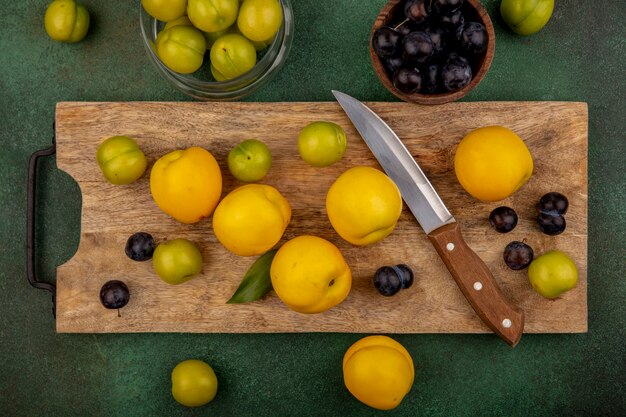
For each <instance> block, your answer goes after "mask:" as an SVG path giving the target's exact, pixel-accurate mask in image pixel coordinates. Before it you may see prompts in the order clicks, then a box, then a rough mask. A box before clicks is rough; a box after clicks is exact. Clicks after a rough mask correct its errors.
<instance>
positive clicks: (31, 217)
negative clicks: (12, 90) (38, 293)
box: [26, 125, 56, 317]
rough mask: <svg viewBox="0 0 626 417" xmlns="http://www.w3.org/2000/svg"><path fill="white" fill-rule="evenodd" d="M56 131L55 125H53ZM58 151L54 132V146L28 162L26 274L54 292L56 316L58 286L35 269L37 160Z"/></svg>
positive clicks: (34, 154)
mask: <svg viewBox="0 0 626 417" xmlns="http://www.w3.org/2000/svg"><path fill="white" fill-rule="evenodd" d="M52 131H53V132H54V125H53V126H52ZM55 153H56V140H55V136H54V134H53V136H52V146H50V147H49V148H46V149H41V150H39V151H36V152H34V153H33V154H32V155H31V156H30V160H29V162H28V206H27V212H26V276H27V277H28V282H29V283H30V285H32V286H33V287H35V288H39V289H41V290H45V291H50V293H52V315H53V316H54V317H56V286H55V285H54V284H52V283H50V282H44V281H40V280H39V279H38V278H37V273H36V271H35V195H36V193H35V191H36V188H37V187H36V185H37V160H38V159H39V158H41V157H44V156H51V155H54V154H55Z"/></svg>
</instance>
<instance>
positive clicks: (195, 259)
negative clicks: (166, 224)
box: [152, 239, 202, 285]
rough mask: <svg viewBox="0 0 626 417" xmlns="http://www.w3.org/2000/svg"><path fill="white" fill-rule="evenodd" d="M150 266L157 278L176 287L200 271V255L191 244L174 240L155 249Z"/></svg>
mask: <svg viewBox="0 0 626 417" xmlns="http://www.w3.org/2000/svg"><path fill="white" fill-rule="evenodd" d="M152 264H153V266H154V270H155V271H156V273H157V275H158V276H159V278H161V279H162V280H163V281H165V282H167V283H168V284H171V285H177V284H182V283H183V282H185V281H188V280H190V279H191V278H193V277H195V276H196V275H198V274H199V273H200V271H202V254H201V253H200V250H199V249H198V247H197V246H196V245H194V244H193V242H190V241H189V240H187V239H174V240H170V241H168V242H163V243H161V244H159V245H158V246H157V247H156V249H155V250H154V253H153V255H152Z"/></svg>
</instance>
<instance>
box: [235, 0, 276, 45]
mask: <svg viewBox="0 0 626 417" xmlns="http://www.w3.org/2000/svg"><path fill="white" fill-rule="evenodd" d="M282 22H283V9H282V7H281V6H280V2H279V1H278V0H244V2H243V3H242V4H241V9H240V11H239V16H238V17H237V27H238V28H239V30H240V31H241V33H242V35H244V36H245V37H246V38H248V39H250V40H251V41H256V42H268V41H269V40H271V39H272V38H273V37H274V36H275V35H276V32H278V29H279V28H280V25H281V23H282Z"/></svg>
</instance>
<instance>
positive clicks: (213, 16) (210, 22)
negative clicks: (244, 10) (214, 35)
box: [187, 0, 239, 32]
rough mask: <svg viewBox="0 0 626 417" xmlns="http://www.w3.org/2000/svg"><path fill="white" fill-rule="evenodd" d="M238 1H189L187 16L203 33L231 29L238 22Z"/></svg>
mask: <svg viewBox="0 0 626 417" xmlns="http://www.w3.org/2000/svg"><path fill="white" fill-rule="evenodd" d="M238 11H239V1H238V0H189V3H188V5H187V15H188V16H189V19H190V20H191V21H192V22H193V24H194V26H195V27H197V28H198V29H200V30H201V31H203V32H217V31H220V30H224V29H227V28H229V27H230V26H231V25H232V24H233V23H235V21H236V20H237V12H238Z"/></svg>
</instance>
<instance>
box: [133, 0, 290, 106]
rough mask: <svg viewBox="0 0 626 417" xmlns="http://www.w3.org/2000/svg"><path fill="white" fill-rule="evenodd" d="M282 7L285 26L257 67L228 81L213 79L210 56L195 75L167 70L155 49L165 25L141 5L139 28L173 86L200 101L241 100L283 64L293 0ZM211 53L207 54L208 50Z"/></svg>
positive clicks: (282, 1) (152, 58)
mask: <svg viewBox="0 0 626 417" xmlns="http://www.w3.org/2000/svg"><path fill="white" fill-rule="evenodd" d="M278 1H279V2H280V4H281V6H282V8H283V23H282V25H281V27H280V29H278V33H277V34H276V37H275V38H274V42H272V44H271V45H270V46H269V47H267V48H266V49H265V50H263V51H261V52H260V53H259V54H260V55H259V60H258V61H257V63H256V65H255V66H254V68H252V69H251V70H250V71H248V72H246V73H245V74H243V75H240V76H239V77H237V78H233V79H231V80H228V81H219V82H218V81H215V80H214V79H213V77H212V76H211V71H210V69H209V68H210V64H209V59H208V55H207V56H205V59H204V61H205V62H204V64H203V65H202V67H201V68H200V69H199V70H198V71H196V72H194V73H193V74H179V73H177V72H174V71H172V70H171V69H169V68H168V67H166V66H165V65H164V64H163V63H162V62H161V60H160V59H159V57H158V56H157V55H156V52H155V50H154V41H155V39H156V36H157V33H159V31H160V30H161V29H163V26H165V23H164V22H161V21H158V20H156V19H155V18H153V17H152V16H150V15H149V14H148V13H147V12H146V11H145V10H144V8H143V7H142V6H141V3H140V4H139V25H140V27H141V37H142V39H143V43H144V47H145V48H146V53H147V54H148V57H149V58H150V61H151V62H152V63H153V64H154V66H155V67H156V69H157V70H158V71H159V74H161V75H162V76H163V78H165V79H166V80H167V81H169V82H170V84H172V85H173V86H174V87H176V88H177V89H179V90H180V91H182V92H183V93H185V94H188V95H190V96H191V97H193V98H196V99H199V100H212V101H220V100H239V99H241V98H244V97H246V96H248V95H250V94H252V93H254V92H255V91H256V90H258V89H259V88H261V87H262V86H263V85H265V84H266V83H267V82H268V81H269V80H270V79H271V78H272V77H273V76H274V75H275V74H276V73H277V72H278V70H279V69H280V68H281V67H282V66H283V65H284V63H285V61H286V60H287V56H288V55H289V50H290V49H291V43H292V41H293V35H294V34H293V29H294V20H293V9H292V7H291V2H290V0H278ZM207 52H208V51H207Z"/></svg>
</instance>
